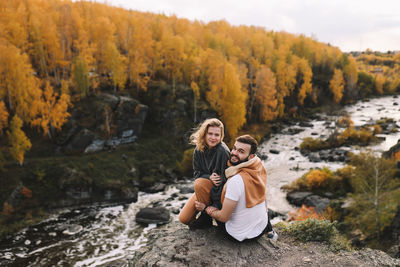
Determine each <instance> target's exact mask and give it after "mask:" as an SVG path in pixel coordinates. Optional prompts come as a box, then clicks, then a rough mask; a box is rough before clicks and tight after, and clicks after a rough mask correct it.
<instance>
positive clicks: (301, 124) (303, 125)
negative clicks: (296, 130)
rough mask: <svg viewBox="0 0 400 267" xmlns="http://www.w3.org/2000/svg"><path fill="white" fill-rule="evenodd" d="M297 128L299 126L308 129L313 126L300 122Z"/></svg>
mask: <svg viewBox="0 0 400 267" xmlns="http://www.w3.org/2000/svg"><path fill="white" fill-rule="evenodd" d="M299 126H301V127H308V128H312V127H314V125H313V124H312V123H310V122H306V121H301V122H300V123H299Z"/></svg>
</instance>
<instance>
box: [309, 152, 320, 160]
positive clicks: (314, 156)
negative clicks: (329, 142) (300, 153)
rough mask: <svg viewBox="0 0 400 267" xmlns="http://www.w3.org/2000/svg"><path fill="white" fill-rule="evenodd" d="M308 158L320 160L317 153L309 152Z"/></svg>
mask: <svg viewBox="0 0 400 267" xmlns="http://www.w3.org/2000/svg"><path fill="white" fill-rule="evenodd" d="M308 159H309V160H310V161H311V162H321V158H320V157H319V155H318V154H317V153H310V154H309V155H308Z"/></svg>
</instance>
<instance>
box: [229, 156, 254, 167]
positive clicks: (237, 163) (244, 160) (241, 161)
mask: <svg viewBox="0 0 400 267" xmlns="http://www.w3.org/2000/svg"><path fill="white" fill-rule="evenodd" d="M234 157H235V158H237V159H239V158H238V157H236V156H234ZM231 159H232V156H231V157H230V158H229V162H230V163H231V164H232V165H233V166H236V165H239V164H240V163H243V162H246V161H248V160H249V156H248V157H247V158H245V159H243V160H240V159H239V161H237V162H232V160H231Z"/></svg>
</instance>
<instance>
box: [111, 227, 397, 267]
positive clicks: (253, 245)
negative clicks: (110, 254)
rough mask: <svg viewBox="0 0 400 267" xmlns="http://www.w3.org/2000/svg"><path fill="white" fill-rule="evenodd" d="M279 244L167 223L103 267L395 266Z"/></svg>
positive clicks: (320, 247) (374, 258)
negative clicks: (235, 237) (122, 256)
mask: <svg viewBox="0 0 400 267" xmlns="http://www.w3.org/2000/svg"><path fill="white" fill-rule="evenodd" d="M275 231H277V232H278V235H279V239H278V240H276V241H275V240H271V239H268V238H267V237H266V235H263V236H261V237H260V238H259V239H258V240H254V241H246V242H241V243H239V242H234V241H231V240H230V239H228V238H226V237H225V236H224V235H223V234H222V233H220V232H219V231H218V230H217V228H216V227H211V228H209V229H205V230H196V231H190V230H189V229H188V227H187V226H185V225H183V224H181V223H179V222H172V223H169V224H166V225H163V226H160V227H158V228H156V229H153V230H152V231H151V232H150V233H149V234H148V235H147V236H146V237H147V239H148V242H147V244H146V246H142V247H141V248H140V249H138V250H136V251H135V252H133V253H131V254H130V255H129V256H127V257H125V258H119V259H118V260H115V261H114V262H108V263H107V264H106V265H105V266H108V267H111V266H177V267H184V266H299V267H302V266H304V267H305V266H398V264H400V259H393V258H391V257H390V256H389V255H387V254H386V253H384V252H382V251H379V250H372V249H362V250H359V251H349V252H347V251H343V252H340V253H334V252H332V251H329V248H328V245H326V244H324V243H320V242H308V243H306V244H301V243H300V244H299V242H298V241H295V240H293V238H292V237H291V236H289V235H287V234H286V233H283V232H280V231H279V229H275Z"/></svg>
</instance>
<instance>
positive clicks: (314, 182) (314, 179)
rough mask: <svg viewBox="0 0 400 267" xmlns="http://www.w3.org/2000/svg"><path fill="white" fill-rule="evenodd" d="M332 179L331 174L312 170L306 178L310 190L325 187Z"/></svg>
mask: <svg viewBox="0 0 400 267" xmlns="http://www.w3.org/2000/svg"><path fill="white" fill-rule="evenodd" d="M328 179H330V176H329V174H327V173H326V172H323V171H321V170H312V171H310V172H309V173H308V174H307V176H306V179H305V180H306V184H307V187H308V188H309V189H318V188H319V187H321V186H325V185H326V184H327V182H328Z"/></svg>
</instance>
